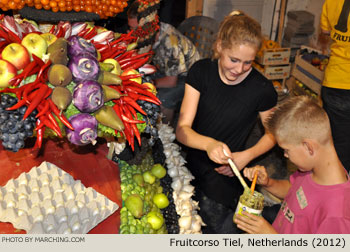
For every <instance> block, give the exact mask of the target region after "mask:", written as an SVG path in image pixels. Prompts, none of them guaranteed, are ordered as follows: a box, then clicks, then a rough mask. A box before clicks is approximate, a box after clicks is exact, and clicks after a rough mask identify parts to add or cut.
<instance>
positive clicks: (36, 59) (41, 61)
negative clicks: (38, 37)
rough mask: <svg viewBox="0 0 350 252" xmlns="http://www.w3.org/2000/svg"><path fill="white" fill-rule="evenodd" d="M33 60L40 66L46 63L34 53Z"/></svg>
mask: <svg viewBox="0 0 350 252" xmlns="http://www.w3.org/2000/svg"><path fill="white" fill-rule="evenodd" d="M32 57H33V60H34V61H35V62H36V63H37V64H38V65H39V66H40V68H41V67H42V66H43V65H45V62H44V61H43V60H42V59H40V58H39V57H38V56H36V55H35V54H32Z"/></svg>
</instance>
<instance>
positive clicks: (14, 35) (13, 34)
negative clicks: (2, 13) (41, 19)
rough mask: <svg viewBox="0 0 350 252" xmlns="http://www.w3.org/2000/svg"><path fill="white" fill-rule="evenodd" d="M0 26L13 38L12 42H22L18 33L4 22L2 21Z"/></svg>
mask: <svg viewBox="0 0 350 252" xmlns="http://www.w3.org/2000/svg"><path fill="white" fill-rule="evenodd" d="M0 27H1V28H2V29H3V30H4V31H5V32H7V33H8V37H9V39H11V40H12V42H15V43H19V44H21V42H22V40H21V39H20V38H19V37H18V35H17V34H15V33H14V32H13V31H11V30H10V29H9V28H7V27H6V26H5V25H4V24H3V23H0Z"/></svg>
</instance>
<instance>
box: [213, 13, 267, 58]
mask: <svg viewBox="0 0 350 252" xmlns="http://www.w3.org/2000/svg"><path fill="white" fill-rule="evenodd" d="M262 39H263V37H262V34H261V26H260V24H259V23H258V22H257V21H256V20H254V19H253V18H251V17H249V16H247V15H246V14H244V13H243V12H242V11H237V10H235V11H232V12H231V13H230V14H229V15H228V16H226V17H225V18H224V20H223V21H222V22H221V24H220V27H219V31H218V33H217V37H216V40H215V42H214V44H213V52H214V53H213V58H214V59H217V58H219V57H220V55H219V52H218V43H221V44H220V45H221V48H222V49H230V48H232V47H233V46H235V45H242V44H250V45H253V46H255V47H256V48H257V50H258V49H259V48H260V46H261V43H262Z"/></svg>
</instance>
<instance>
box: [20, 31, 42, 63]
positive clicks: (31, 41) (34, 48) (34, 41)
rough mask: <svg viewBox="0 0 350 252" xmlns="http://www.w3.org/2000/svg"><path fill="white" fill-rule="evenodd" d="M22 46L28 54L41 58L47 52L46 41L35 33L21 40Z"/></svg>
mask: <svg viewBox="0 0 350 252" xmlns="http://www.w3.org/2000/svg"><path fill="white" fill-rule="evenodd" d="M22 45H23V46H24V47H25V48H27V50H28V52H29V53H30V54H35V55H36V56H38V57H39V58H42V57H43V55H44V54H45V53H46V51H47V47H48V45H47V42H46V40H45V39H44V38H43V37H42V36H40V35H39V34H37V33H29V34H27V35H26V36H25V37H24V38H23V39H22Z"/></svg>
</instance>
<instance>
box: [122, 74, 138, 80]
mask: <svg viewBox="0 0 350 252" xmlns="http://www.w3.org/2000/svg"><path fill="white" fill-rule="evenodd" d="M142 76H143V74H129V75H123V76H119V78H120V79H121V80H122V81H125V80H130V79H135V78H139V77H142Z"/></svg>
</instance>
